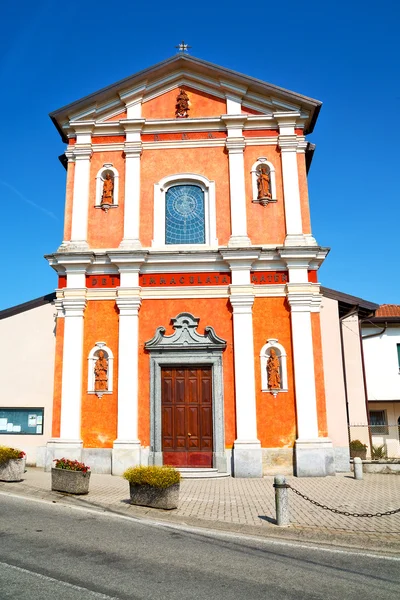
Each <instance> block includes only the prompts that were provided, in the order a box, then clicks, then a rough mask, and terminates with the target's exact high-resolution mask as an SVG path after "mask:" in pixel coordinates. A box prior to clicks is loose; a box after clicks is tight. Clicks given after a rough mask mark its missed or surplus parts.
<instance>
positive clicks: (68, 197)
mask: <svg viewBox="0 0 400 600" xmlns="http://www.w3.org/2000/svg"><path fill="white" fill-rule="evenodd" d="M74 176H75V163H73V162H69V163H68V168H67V185H66V192H65V212H64V240H66V241H69V240H70V239H71V225H72V201H73V197H74Z"/></svg>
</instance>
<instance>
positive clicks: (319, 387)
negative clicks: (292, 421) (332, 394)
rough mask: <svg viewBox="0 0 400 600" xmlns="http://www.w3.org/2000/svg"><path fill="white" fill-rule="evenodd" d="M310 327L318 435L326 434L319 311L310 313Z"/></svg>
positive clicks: (324, 435)
mask: <svg viewBox="0 0 400 600" xmlns="http://www.w3.org/2000/svg"><path fill="white" fill-rule="evenodd" d="M311 327H312V336H313V345H314V373H315V392H316V396H317V414H318V431H319V435H320V437H326V436H327V435H328V425H327V420H326V402H325V385H324V364H323V357H322V341H321V321H320V315H319V313H311Z"/></svg>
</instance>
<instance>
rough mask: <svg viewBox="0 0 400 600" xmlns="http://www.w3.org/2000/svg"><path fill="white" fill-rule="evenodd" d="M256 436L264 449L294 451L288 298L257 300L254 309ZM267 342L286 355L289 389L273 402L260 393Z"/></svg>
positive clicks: (294, 410)
mask: <svg viewBox="0 0 400 600" xmlns="http://www.w3.org/2000/svg"><path fill="white" fill-rule="evenodd" d="M253 331H254V334H253V335H254V367H255V369H254V370H255V384H256V403H257V435H258V439H259V440H260V442H261V446H262V447H263V448H292V447H293V446H294V442H295V440H296V403H295V395H294V377H293V356H292V339H291V325H290V309H289V307H288V306H287V303H286V300H285V298H256V299H255V301H254V305H253ZM268 338H275V339H278V341H279V343H280V344H282V346H283V347H284V348H285V350H286V352H287V373H288V389H289V391H288V392H287V393H286V392H285V393H281V394H277V396H276V397H275V398H274V396H273V395H272V394H270V393H269V392H262V391H261V369H260V351H261V348H262V347H263V346H264V344H265V343H266V341H267V339H268Z"/></svg>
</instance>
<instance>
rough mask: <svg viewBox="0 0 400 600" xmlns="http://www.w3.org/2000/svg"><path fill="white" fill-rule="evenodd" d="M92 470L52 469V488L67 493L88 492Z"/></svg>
mask: <svg viewBox="0 0 400 600" xmlns="http://www.w3.org/2000/svg"><path fill="white" fill-rule="evenodd" d="M89 482H90V471H88V472H87V473H84V472H83V471H68V470H67V469H56V468H54V467H53V468H52V469H51V489H52V490H53V491H54V492H65V493H66V494H87V493H88V492H89Z"/></svg>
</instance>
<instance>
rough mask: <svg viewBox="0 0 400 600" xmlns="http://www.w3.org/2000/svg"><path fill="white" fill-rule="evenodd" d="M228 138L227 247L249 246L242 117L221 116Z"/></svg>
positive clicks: (243, 120)
mask: <svg viewBox="0 0 400 600" xmlns="http://www.w3.org/2000/svg"><path fill="white" fill-rule="evenodd" d="M222 119H223V121H224V122H225V124H226V127H227V132H228V137H227V140H226V149H227V150H228V157H229V193H230V208H231V237H230V239H229V243H228V246H233V247H235V246H236V247H243V246H250V244H251V241H250V238H249V237H248V235H247V216H246V190H245V176H244V155H243V152H244V148H245V139H244V137H243V125H244V123H245V121H246V119H247V117H246V116H244V115H223V117H222Z"/></svg>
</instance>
